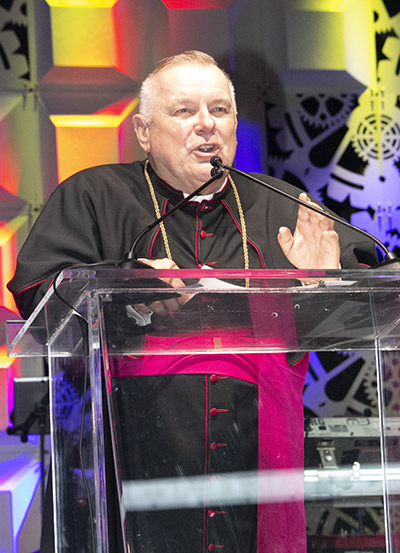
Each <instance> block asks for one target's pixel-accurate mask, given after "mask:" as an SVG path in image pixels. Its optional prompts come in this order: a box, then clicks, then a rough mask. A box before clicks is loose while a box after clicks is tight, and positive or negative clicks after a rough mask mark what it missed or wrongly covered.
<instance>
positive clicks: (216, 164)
mask: <svg viewBox="0 0 400 553" xmlns="http://www.w3.org/2000/svg"><path fill="white" fill-rule="evenodd" d="M210 163H211V165H212V166H213V168H212V169H211V174H212V175H213V174H220V173H221V172H222V171H223V170H224V169H227V170H228V171H232V172H234V173H237V174H238V175H242V176H244V177H246V178H248V179H250V180H252V181H253V182H255V183H257V184H260V185H261V186H264V187H266V188H269V189H270V190H272V191H273V192H276V193H277V194H280V195H281V196H284V197H285V198H288V199H289V200H292V201H294V202H297V203H298V204H300V205H304V206H305V207H306V208H307V209H311V210H312V211H315V212H316V213H319V214H320V215H324V216H325V217H328V219H332V221H335V222H336V223H340V224H341V225H344V226H345V227H348V228H351V229H352V230H355V231H357V232H358V233H360V234H363V235H364V236H366V237H367V238H370V239H371V240H373V242H375V244H377V245H378V246H379V247H380V248H381V249H382V250H383V252H384V253H385V260H384V261H383V262H382V263H379V264H378V265H375V266H374V267H371V268H372V269H376V268H379V267H386V266H388V265H393V268H397V267H395V266H394V265H395V264H396V263H397V264H398V265H399V268H400V259H399V258H398V257H397V255H396V254H395V253H393V252H390V251H389V250H388V249H387V247H386V246H385V245H384V244H383V243H382V242H381V241H380V240H378V238H376V237H375V236H373V235H372V234H370V233H369V232H367V231H365V230H362V229H360V228H359V227H356V226H355V225H352V224H351V223H349V222H347V221H345V220H344V219H341V218H340V217H338V216H337V215H333V214H332V213H327V212H326V211H324V210H321V209H320V208H318V207H314V206H313V205H309V204H308V203H306V202H303V200H300V199H299V198H296V197H295V196H292V195H291V194H288V193H287V192H284V191H283V190H280V189H279V188H276V187H275V186H273V185H272V184H270V183H268V182H264V181H262V180H260V179H257V178H256V177H253V176H252V175H250V174H249V173H245V172H244V171H240V170H239V169H235V168H234V167H230V166H229V165H225V164H224V163H223V162H222V159H221V158H220V157H218V156H213V157H212V158H211V159H210ZM214 172H215V173H214Z"/></svg>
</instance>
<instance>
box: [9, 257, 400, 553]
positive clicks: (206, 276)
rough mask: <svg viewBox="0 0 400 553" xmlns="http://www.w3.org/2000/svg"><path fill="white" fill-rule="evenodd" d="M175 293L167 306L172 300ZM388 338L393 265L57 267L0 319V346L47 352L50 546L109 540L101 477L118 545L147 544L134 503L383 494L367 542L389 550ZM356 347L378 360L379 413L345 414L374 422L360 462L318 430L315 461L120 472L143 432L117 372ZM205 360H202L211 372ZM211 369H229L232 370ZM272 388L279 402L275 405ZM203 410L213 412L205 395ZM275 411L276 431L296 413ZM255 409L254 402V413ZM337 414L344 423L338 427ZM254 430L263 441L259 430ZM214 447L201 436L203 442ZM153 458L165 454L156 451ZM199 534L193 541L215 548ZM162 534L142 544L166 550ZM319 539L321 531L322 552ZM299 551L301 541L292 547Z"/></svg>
mask: <svg viewBox="0 0 400 553" xmlns="http://www.w3.org/2000/svg"><path fill="white" fill-rule="evenodd" d="M171 278H173V279H181V281H182V286H180V287H178V288H177V287H175V288H172V287H171V286H170V285H169V284H168V281H169V279H171ZM176 282H177V281H175V284H176ZM183 283H184V284H183ZM177 299H179V301H180V303H181V305H180V308H179V309H173V306H174V305H175V306H176V301H177ZM160 307H161V312H160ZM171 309H172V310H171ZM399 349H400V280H399V278H398V275H397V274H396V270H394V269H390V268H388V269H379V270H370V269H362V270H351V271H350V270H341V271H299V270H293V271H287V270H285V271H283V270H282V271H280V270H267V271H264V270H254V271H244V270H237V271H236V270H160V271H156V270H153V269H149V270H143V269H141V270H121V269H115V268H98V269H95V268H90V267H88V268H81V269H78V268H77V269H70V270H64V271H63V272H62V273H60V275H59V276H58V278H57V280H56V282H55V285H54V286H53V287H52V288H51V289H50V290H49V291H48V293H47V294H46V296H45V297H44V298H43V300H42V301H41V303H40V305H38V307H37V308H36V310H35V312H34V313H33V314H32V316H31V317H30V318H29V320H28V321H26V322H25V323H21V322H13V321H9V322H8V354H9V356H11V357H18V356H20V357H24V356H27V357H30V356H48V362H49V367H50V377H51V378H50V382H51V385H50V401H51V433H52V475H53V482H54V485H53V488H54V520H55V547H56V551H57V553H66V552H70V551H71V552H74V553H75V552H77V551H86V552H89V551H90V552H93V553H94V552H96V553H108V552H109V551H110V548H109V536H108V532H109V527H110V525H109V522H110V518H112V517H115V515H116V514H115V512H111V511H110V505H108V507H107V498H108V495H109V494H110V493H111V491H112V490H111V488H110V487H113V491H112V493H113V494H114V495H115V496H116V497H117V505H118V510H119V513H117V515H118V516H117V517H116V519H117V520H118V521H119V524H120V532H121V535H122V545H121V551H125V552H131V553H133V551H149V552H150V551H153V549H152V546H150V545H149V547H148V548H147V549H146V544H144V545H143V544H142V545H141V546H140V547H139V546H137V545H136V543H137V538H138V534H140V531H141V529H140V524H141V522H140V521H141V517H140V515H141V513H145V512H152V511H156V510H159V511H160V510H162V511H168V510H171V509H180V510H181V511H180V512H183V510H185V509H195V508H198V507H202V508H204V509H205V513H206V515H205V516H209V517H214V516H215V515H216V514H218V512H219V511H218V509H215V505H217V506H218V505H227V504H229V505H257V504H264V505H267V504H270V505H272V506H274V505H278V504H280V505H282V504H288V503H290V502H294V503H296V502H297V503H299V502H300V503H301V504H303V502H304V501H305V503H306V505H312V507H313V509H314V510H315V509H318V508H319V506H320V509H324V508H325V507H324V506H326V504H327V503H331V504H334V505H340V504H347V505H350V506H356V505H359V504H360V505H361V507H362V506H363V505H375V506H380V507H381V510H382V512H383V515H382V519H383V521H384V522H383V524H384V531H382V532H381V534H382V535H381V536H380V538H381V541H380V542H379V546H380V547H381V549H379V550H382V551H385V550H386V551H390V552H395V551H400V545H399V540H398V538H397V534H398V525H399V524H400V522H399V520H400V517H399V515H400V507H399V505H398V498H399V495H400V465H399V457H400V449H399V436H400V419H399V418H398V415H397V413H398V412H400V406H399V407H398V408H396V406H394V407H393V405H392V407H391V410H390V411H389V410H388V405H389V401H388V394H389V395H390V386H391V377H392V376H393V375H392V374H389V371H388V370H386V368H387V363H386V358H387V356H388V355H391V356H393V355H396V354H397V352H398V351H399ZM353 350H357V351H363V350H370V351H371V352H374V356H375V362H376V371H377V388H378V399H379V418H377V419H376V421H375V424H372V422H371V421H370V420H369V419H368V418H364V419H362V420H361V419H360V418H358V419H357V424H364V426H365V427H366V430H365V429H364V430H365V431H367V432H368V429H369V428H371V429H372V427H373V430H374V431H375V434H373V435H374V436H377V439H378V449H379V458H378V459H375V460H374V462H373V463H371V462H369V461H368V462H367V463H363V462H358V461H354V462H352V463H350V464H349V463H347V464H344V465H340V464H338V463H336V464H335V463H333V462H332V459H333V457H334V456H333V455H332V453H334V452H333V450H332V443H329V440H326V441H325V442H324V441H322V442H321V443H320V446H319V451H320V453H321V459H322V455H323V456H324V459H325V463H323V462H321V461H320V462H319V463H317V466H315V467H314V468H313V469H310V467H308V468H307V469H306V470H304V468H303V467H295V466H293V467H284V468H282V466H281V467H279V466H278V467H277V470H275V471H274V467H273V466H271V467H270V468H269V469H268V470H262V471H261V470H257V467H255V470H252V471H249V472H246V473H240V472H234V473H229V472H225V473H221V474H219V475H218V474H217V475H215V474H214V475H212V476H211V477H210V475H204V474H203V475H193V476H187V475H182V476H180V475H179V474H178V473H177V474H176V477H171V478H155V479H154V478H153V479H150V478H147V477H146V471H144V472H143V473H141V472H140V470H139V471H138V472H137V474H142V478H137V477H134V478H133V477H132V476H131V473H132V471H131V468H132V467H134V468H136V466H137V463H140V462H141V461H140V459H139V457H138V456H137V448H136V446H135V440H136V439H137V437H138V434H137V433H138V432H141V433H142V435H141V440H142V442H143V440H144V442H145V440H146V438H143V428H145V422H146V421H145V420H144V421H143V420H140V421H137V420H135V417H137V414H135V413H137V411H135V409H134V406H135V402H136V401H139V400H140V397H139V396H137V395H136V396H135V395H133V396H132V397H129V398H128V399H126V401H125V403H124V401H123V399H122V400H121V394H122V392H121V382H128V380H126V379H135V378H137V377H138V376H143V375H145V376H146V375H147V376H151V377H152V378H153V377H154V376H157V375H159V374H166V373H168V374H169V375H171V374H174V368H173V367H174V362H171V360H174V359H177V358H179V359H180V360H185V359H188V360H189V362H188V363H186V364H185V363H183V366H184V367H186V369H184V370H183V373H184V374H192V373H196V369H195V368H193V367H194V364H195V363H194V362H192V360H193V359H195V361H196V363H197V362H199V363H200V365H199V366H201V367H203V369H202V370H204V367H206V366H207V364H208V361H209V360H211V359H212V360H213V362H215V359H217V360H218V359H220V360H221V363H222V364H223V362H224V360H225V359H228V360H229V363H231V362H232V361H231V360H232V359H239V358H240V359H243V358H252V359H254V356H260V355H261V356H262V355H265V354H267V355H276V354H284V355H285V356H287V359H288V360H289V362H290V366H291V367H296V366H298V364H299V363H301V362H302V361H301V359H302V358H303V357H304V355H305V354H306V352H328V351H353ZM219 356H220V357H219ZM227 356H228V357H227ZM252 356H253V357H252ZM399 361H400V356H399ZM179 366H180V367H181V366H182V363H181V364H180V365H179ZM217 366H218V367H219V364H218V363H217ZM393 366H396V364H394V365H393ZM165 367H167V369H166V368H165ZM171 367H172V368H171ZM221 367H222V365H221ZM252 367H253V368H254V364H253V365H252ZM179 370H182V369H181V368H180V369H179ZM218 370H219V369H218V368H217V369H215V368H213V369H212V371H211V372H213V371H214V372H215V373H216V375H217V376H218ZM240 370H244V371H246V369H243V367H242V368H241V369H240ZM252 370H253V369H251V370H250V369H249V372H251V371H252ZM258 370H259V373H260V374H252V375H250V376H249V379H248V380H249V381H251V382H258V380H257V379H259V381H260V382H261V380H262V378H263V375H262V374H261V373H262V371H264V370H267V371H268V366H267V368H266V369H265V367H264V366H263V365H262V364H260V365H259V369H258ZM295 370H296V369H293V371H294V372H295ZM205 371H206V372H207V370H205ZM221 371H222V374H223V375H225V376H226V375H227V372H226V371H228V372H229V368H228V369H226V367H225V368H224V369H223V370H222V369H221ZM399 371H400V362H399ZM200 372H201V371H200ZM253 373H254V371H253ZM235 374H236V375H237V373H235ZM287 375H288V373H285V371H282V375H281V378H278V380H279V381H280V385H282V384H283V387H282V390H284V389H285V382H286V380H285V379H286V378H287ZM217 376H216V378H217ZM124 379H125V380H124ZM153 382H157V380H154V381H153ZM288 385H289V384H288ZM396 385H397V380H396V378H393V386H396ZM154 386H156V384H154ZM259 388H261V384H260V386H259ZM154 393H156V390H155V391H154ZM279 393H280V392H279V391H277V392H276V394H277V398H276V401H277V403H278V404H279V403H281V406H280V407H281V410H282V411H283V412H285V409H286V406H285V403H284V401H283V400H282V402H280V398H279ZM259 394H261V391H259ZM300 395H301V394H300ZM286 399H287V398H286ZM399 403H400V402H399ZM131 407H132V410H130V409H131ZM209 407H210V408H211V407H212V409H214V410H215V412H214V414H217V413H218V416H219V411H218V405H217V406H209ZM150 408H151V407H150V406H149V409H150ZM287 408H288V409H289V411H288V412H289V416H288V417H287V423H288V428H289V427H290V426H291V422H293V423H294V421H291V420H290V405H288V406H287ZM266 413H267V414H268V412H267V411H264V412H263V414H261V411H260V410H259V418H260V417H262V416H265V414H266ZM144 415H145V416H144V417H143V414H142V415H141V417H142V418H144V419H145V418H146V413H145V414H144ZM343 415H344V417H349V416H350V415H349V413H344V414H343ZM149 416H150V415H149ZM346 420H348V418H347V419H346ZM360 420H361V423H360ZM318 421H319V422H318ZM321 421H322V419H317V422H316V423H315V424H316V426H315V425H314V427H311V428H310V427H308V429H306V435H307V436H309V435H310V432H311V434H312V431H314V430H315V429H316V428H317V427H318V425H319V428H320V429H321V425H322V424H325V423H324V421H322V422H321ZM340 421H343V419H340ZM340 421H339V419H338V422H340ZM156 422H157V421H156ZM273 422H274V421H272V423H273ZM261 424H263V421H262V420H259V425H261ZM297 424H298V421H297ZM302 424H303V421H301V425H302ZM336 426H338V425H336ZM341 426H342V430H343V432H346V431H347V430H346V428H345V427H346V425H343V424H342V425H341ZM324 428H325V427H324ZM325 429H326V428H325ZM288 431H290V429H289V430H288ZM371 435H372V434H371ZM108 436H109V437H110V440H109V439H108ZM157 436H158V434H157V433H155V434H153V435H150V434H149V435H148V436H147V439H148V440H151V441H153V442H154V440H157ZM259 439H260V438H259ZM263 440H264V446H265V444H266V443H268V436H267V437H265V436H264V438H263ZM108 441H109V442H110V444H108ZM368 443H370V442H368ZM105 444H106V447H105ZM107 444H108V445H109V446H110V447H109V449H111V450H112V451H113V455H112V459H113V468H114V470H115V473H114V474H115V481H112V480H114V478H112V479H111V480H110V477H109V474H108V472H107V471H106V465H105V457H106V452H105V450H107V447H108V446H107ZM321 444H322V445H321ZM224 445H227V444H223V443H222V444H221V443H218V442H213V444H212V445H211V449H212V448H214V449H215V448H218V447H219V446H224ZM293 447H297V446H295V444H293ZM364 449H365V448H364ZM160 450H162V447H161V446H160ZM210 454H211V453H210ZM160 459H161V461H160ZM158 463H160V464H162V451H160V456H159V459H158ZM156 468H157V467H156ZM133 472H134V471H133ZM135 474H136V473H135ZM160 474H162V472H160ZM211 506H212V507H211ZM273 508H274V507H273ZM270 512H271V511H270ZM277 512H278V511H277ZM132 513H133V515H132ZM261 521H262V518H259V528H258V552H259V553H260V552H261V553H264V552H265V551H267V549H268V548H267V549H266V548H265V547H266V546H265V545H264V546H262V545H261V543H268V541H269V539H270V538H269V536H268V535H263V533H264V528H263V527H260V526H262V525H261ZM288 531H289V529H288ZM296 531H297V530H296ZM154 532H155V533H157V528H155V529H154ZM361 533H362V532H361ZM353 537H355V536H353ZM369 538H370V541H368V536H367V541H364V545H365V546H366V547H369V546H371V548H372V545H373V543H375V545H376V544H377V543H378V542H376V540H375V542H373V541H371V540H373V539H375V538H376V536H369ZM203 539H204V550H205V551H207V550H209V551H212V550H213V549H218V548H223V547H224V546H223V544H218V542H215V541H213V542H210V543H209V542H208V541H206V538H205V537H203ZM371 544H372V545H371ZM170 546H171V544H165V548H164V549H162V548H161V549H156V548H154V551H159V550H160V551H162V550H164V551H170V550H171V551H174V550H175V549H173V548H172V549H170ZM321 547H322V546H321ZM326 547H327V546H326V543H325V545H323V548H322V549H321V551H322V550H324V551H325V550H326ZM360 548H361V547H360ZM350 549H351V548H350V547H348V550H350ZM277 550H278V549H277ZM297 550H298V551H302V550H304V549H301V548H299V549H296V547H295V546H294V548H293V549H292V551H297ZM308 550H309V551H319V549H318V544H314V545H310V544H309V547H308ZM252 551H253V550H252ZM254 551H255V549H254ZM374 551H375V549H374Z"/></svg>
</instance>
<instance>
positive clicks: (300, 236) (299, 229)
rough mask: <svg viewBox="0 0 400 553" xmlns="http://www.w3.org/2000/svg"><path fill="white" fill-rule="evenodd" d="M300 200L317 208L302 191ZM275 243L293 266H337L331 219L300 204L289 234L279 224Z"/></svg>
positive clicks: (336, 249)
mask: <svg viewBox="0 0 400 553" xmlns="http://www.w3.org/2000/svg"><path fill="white" fill-rule="evenodd" d="M299 198H300V200H303V201H304V202H307V203H308V204H310V205H313V206H315V207H317V208H318V209H321V207H320V206H319V205H318V204H316V203H314V202H312V201H311V200H310V198H309V197H308V196H307V194H306V193H304V192H302V193H301V194H300V196H299ZM278 242H279V244H280V246H281V248H282V251H283V253H284V254H285V255H286V257H287V258H288V260H289V261H290V263H292V265H294V266H295V267H296V268H297V269H338V268H339V262H340V247H339V237H338V235H337V233H336V232H335V230H334V221H332V220H331V219H328V217H325V216H324V215H319V214H318V213H316V212H315V211H313V210H311V209H307V208H306V207H305V206H302V205H300V207H299V213H298V217H297V224H296V229H295V231H294V233H293V234H292V233H291V232H290V230H289V229H288V228H287V227H281V228H280V229H279V234H278Z"/></svg>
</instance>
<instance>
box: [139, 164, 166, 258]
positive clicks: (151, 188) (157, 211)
mask: <svg viewBox="0 0 400 553" xmlns="http://www.w3.org/2000/svg"><path fill="white" fill-rule="evenodd" d="M148 164H149V160H148V159H146V163H145V166H144V176H145V177H146V181H147V184H148V186H149V190H150V195H151V199H152V200H153V205H154V210H155V212H156V217H157V219H159V218H160V217H161V213H160V207H159V205H158V201H157V198H156V193H155V192H154V187H153V184H152V182H151V180H150V177H149V174H148V172H147V166H148ZM160 229H161V234H162V237H163V241H164V248H165V253H166V254H167V257H168V259H170V260H171V261H172V255H171V250H170V248H169V242H168V236H167V231H166V230H165V226H164V222H163V221H161V223H160Z"/></svg>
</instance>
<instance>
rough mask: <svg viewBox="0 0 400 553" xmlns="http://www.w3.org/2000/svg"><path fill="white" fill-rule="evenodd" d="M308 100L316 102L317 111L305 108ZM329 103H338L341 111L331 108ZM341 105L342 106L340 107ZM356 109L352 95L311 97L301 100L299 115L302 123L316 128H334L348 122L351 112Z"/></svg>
mask: <svg viewBox="0 0 400 553" xmlns="http://www.w3.org/2000/svg"><path fill="white" fill-rule="evenodd" d="M306 100H310V101H315V103H316V105H315V110H311V109H307V108H306V107H305V106H304V102H305V101H306ZM329 102H336V106H337V107H338V108H339V109H337V110H336V109H335V110H334V112H333V110H332V108H331V109H330V108H329V105H330V104H329ZM339 103H341V104H342V105H341V106H340V107H339V105H338V104H339ZM353 108H354V96H353V95H351V94H341V95H340V96H338V97H333V96H327V97H325V96H321V95H316V96H309V97H307V98H301V99H300V102H299V106H298V108H297V113H298V115H299V117H300V119H301V120H302V121H306V122H307V123H309V124H310V125H312V126H313V127H315V128H319V129H322V128H326V127H334V126H336V125H337V124H338V123H341V122H342V121H344V120H347V118H348V116H349V115H350V113H351V111H352V110H353Z"/></svg>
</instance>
